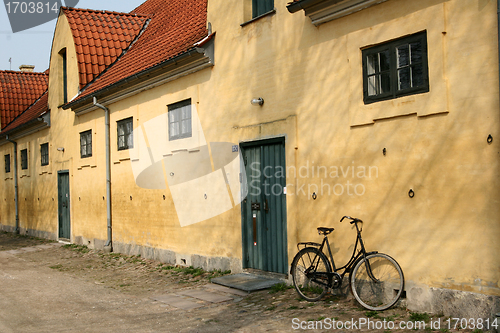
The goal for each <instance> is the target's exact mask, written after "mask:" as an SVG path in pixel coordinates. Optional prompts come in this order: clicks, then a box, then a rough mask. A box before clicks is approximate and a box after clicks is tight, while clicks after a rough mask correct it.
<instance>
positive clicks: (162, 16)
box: [77, 0, 208, 100]
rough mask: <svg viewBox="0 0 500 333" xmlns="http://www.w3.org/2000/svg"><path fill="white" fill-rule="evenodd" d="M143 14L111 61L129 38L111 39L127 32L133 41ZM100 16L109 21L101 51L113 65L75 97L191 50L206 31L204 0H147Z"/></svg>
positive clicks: (80, 97)
mask: <svg viewBox="0 0 500 333" xmlns="http://www.w3.org/2000/svg"><path fill="white" fill-rule="evenodd" d="M98 13H101V12H98ZM135 15H137V16H135ZM146 17H150V18H151V21H150V22H149V24H148V26H147V28H146V29H145V30H144V32H143V33H142V35H141V36H140V37H139V38H138V39H137V41H136V42H135V43H134V44H133V45H132V46H131V47H130V49H129V50H128V51H127V53H125V54H124V55H123V56H122V57H121V58H120V59H119V61H117V62H115V63H114V61H115V60H116V59H117V57H118V56H119V55H120V54H121V52H123V49H124V46H127V48H128V47H129V46H130V43H131V42H129V39H128V38H127V39H125V40H126V41H127V42H126V43H121V45H120V43H114V42H111V40H117V39H119V40H120V41H122V37H123V36H125V32H126V33H127V35H130V40H132V41H133V40H134V39H135V38H136V37H137V35H138V32H140V29H142V26H143V25H144V23H145V20H144V21H142V20H140V19H138V18H146ZM100 18H102V19H103V20H104V21H106V22H108V23H107V25H105V26H104V27H103V30H104V35H105V37H106V40H107V41H109V42H106V40H103V41H102V51H103V57H104V59H105V62H106V65H109V64H110V63H111V64H112V66H111V67H110V68H109V69H108V70H107V71H105V72H104V73H102V74H101V75H100V76H98V77H97V78H95V79H94V81H93V82H92V83H91V84H90V85H89V86H87V87H85V88H84V90H83V92H82V94H81V95H80V96H79V97H78V98H77V100H79V99H82V98H84V97H86V96H88V95H91V94H93V93H95V92H97V91H99V90H101V89H104V88H106V87H108V86H110V85H112V84H115V83H117V82H119V81H121V80H123V79H125V78H127V77H130V76H132V75H135V74H137V73H140V72H142V71H144V70H147V69H148V68H151V67H154V66H156V65H158V64H160V63H162V62H165V61H167V60H169V59H171V58H173V57H175V56H177V55H180V54H182V53H184V52H186V51H188V50H191V49H193V48H194V44H195V43H196V42H199V41H200V40H202V39H203V38H205V37H206V36H207V35H208V31H207V29H206V26H207V0H170V1H165V0H147V1H146V2H144V3H143V4H142V5H141V6H139V7H137V8H136V9H135V10H133V11H132V12H131V13H130V14H128V15H126V14H119V15H118V13H112V12H106V14H103V15H101V17H100ZM110 19H114V20H115V21H117V20H119V21H120V23H121V24H119V25H116V26H115V25H114V24H113V23H109V21H110ZM115 27H116V28H115ZM130 27H132V28H130ZM106 44H107V45H106ZM96 45H97V44H96ZM116 50H118V54H117V52H116ZM120 51H121V52H120ZM108 54H109V55H110V57H108Z"/></svg>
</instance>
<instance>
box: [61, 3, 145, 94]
mask: <svg viewBox="0 0 500 333" xmlns="http://www.w3.org/2000/svg"><path fill="white" fill-rule="evenodd" d="M61 8H62V11H63V12H64V14H65V15H66V17H67V18H68V22H69V25H70V28H71V32H72V34H73V39H74V42H75V45H77V47H76V54H77V58H78V71H79V72H80V74H83V75H80V89H82V88H83V87H85V86H86V85H87V84H88V83H89V82H91V81H92V80H94V79H95V78H96V77H97V76H98V75H99V74H100V73H101V72H102V70H104V69H102V70H100V69H98V70H96V68H99V67H98V66H93V65H97V64H99V63H106V64H108V65H109V64H112V63H113V62H114V61H116V59H117V58H118V57H119V56H120V54H122V52H123V51H124V50H125V49H127V48H128V47H129V46H130V43H132V41H133V40H134V39H135V38H136V37H137V36H138V34H139V33H140V31H141V29H142V27H143V26H144V24H145V23H146V21H147V19H148V16H147V15H136V14H128V13H117V12H109V11H96V10H90V9H76V8H68V7H61ZM110 18H111V20H110ZM112 20H114V22H119V21H120V22H122V21H125V20H126V21H130V22H134V26H133V28H128V27H126V26H125V25H121V24H119V23H114V22H112ZM124 33H126V34H127V36H132V38H130V39H127V43H121V44H119V43H118V44H116V45H115V44H114V43H111V44H110V43H107V44H106V43H102V42H101V41H102V40H103V39H107V40H112V39H115V38H116V40H118V39H119V38H123V35H124ZM78 45H82V46H83V48H79V47H78ZM87 45H90V46H91V47H92V48H89V47H88V46H87ZM94 45H95V49H94ZM106 48H113V51H112V52H108V53H107V54H108V55H109V54H111V59H110V61H104V59H100V58H99V57H102V56H104V55H106V50H105V49H106ZM115 48H116V49H117V50H115ZM99 49H100V50H99ZM98 50H99V51H98ZM90 54H92V55H94V54H98V55H99V57H97V58H95V57H90V56H89V55H90ZM82 79H83V80H82Z"/></svg>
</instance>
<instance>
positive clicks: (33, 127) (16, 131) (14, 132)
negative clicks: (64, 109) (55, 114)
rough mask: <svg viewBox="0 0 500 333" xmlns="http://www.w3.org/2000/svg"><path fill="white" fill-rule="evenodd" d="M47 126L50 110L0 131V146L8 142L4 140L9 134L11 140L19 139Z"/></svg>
mask: <svg viewBox="0 0 500 333" xmlns="http://www.w3.org/2000/svg"><path fill="white" fill-rule="evenodd" d="M48 127H50V111H47V112H45V113H44V114H42V115H40V116H38V117H36V118H34V119H31V120H30V121H27V122H26V123H24V124H22V125H19V126H17V127H14V128H12V129H10V130H8V131H2V132H0V146H1V145H3V144H5V143H8V142H9V141H7V140H6V137H7V136H9V138H10V139H11V140H12V139H19V138H22V137H24V136H26V135H30V134H33V133H35V132H38V131H41V130H43V129H45V128H48Z"/></svg>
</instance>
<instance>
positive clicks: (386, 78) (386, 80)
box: [379, 73, 391, 94]
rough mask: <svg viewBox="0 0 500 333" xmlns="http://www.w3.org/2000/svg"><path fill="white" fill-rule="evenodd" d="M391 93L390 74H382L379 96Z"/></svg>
mask: <svg viewBox="0 0 500 333" xmlns="http://www.w3.org/2000/svg"><path fill="white" fill-rule="evenodd" d="M390 91H391V74H390V73H383V74H382V75H380V91H379V94H383V93H387V92H390Z"/></svg>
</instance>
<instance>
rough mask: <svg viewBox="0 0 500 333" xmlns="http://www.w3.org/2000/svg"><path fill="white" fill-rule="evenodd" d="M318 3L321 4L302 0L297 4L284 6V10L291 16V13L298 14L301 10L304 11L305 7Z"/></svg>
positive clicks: (316, 0)
mask: <svg viewBox="0 0 500 333" xmlns="http://www.w3.org/2000/svg"><path fill="white" fill-rule="evenodd" d="M318 2H321V1H318V0H302V1H299V2H293V3H291V4H289V5H288V6H286V9H288V11H289V12H290V13H292V14H293V13H296V12H298V11H299V10H301V9H303V10H306V7H310V6H312V5H315V4H317V3H318Z"/></svg>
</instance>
